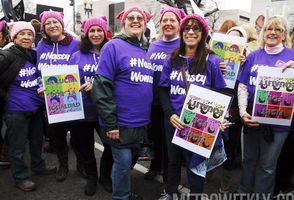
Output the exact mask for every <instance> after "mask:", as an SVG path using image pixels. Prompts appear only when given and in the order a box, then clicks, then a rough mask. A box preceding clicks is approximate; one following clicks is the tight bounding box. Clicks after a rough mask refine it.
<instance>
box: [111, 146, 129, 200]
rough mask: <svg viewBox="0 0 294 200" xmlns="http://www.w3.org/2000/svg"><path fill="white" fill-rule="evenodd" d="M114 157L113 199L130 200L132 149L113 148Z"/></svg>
mask: <svg viewBox="0 0 294 200" xmlns="http://www.w3.org/2000/svg"><path fill="white" fill-rule="evenodd" d="M111 150H112V156H113V160H114V162H113V166H112V199H113V200H128V199H129V194H130V190H131V177H130V171H131V165H132V150H131V148H124V149H118V148H115V147H113V146H112V147H111Z"/></svg>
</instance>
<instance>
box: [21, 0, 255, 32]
mask: <svg viewBox="0 0 294 200" xmlns="http://www.w3.org/2000/svg"><path fill="white" fill-rule="evenodd" d="M24 1H26V0H24ZM92 1H95V0H92ZM111 1H113V2H115V1H116V2H122V1H124V0H111ZM148 1H156V0H148ZM216 1H218V2H219V3H218V5H219V8H220V9H222V10H227V9H241V10H245V11H247V12H250V10H251V0H216ZM34 2H35V3H36V4H43V5H51V6H55V7H61V8H64V15H65V24H66V25H68V27H71V26H72V7H71V6H69V2H70V0H35V1H34ZM75 2H76V5H78V4H83V2H84V0H75Z"/></svg>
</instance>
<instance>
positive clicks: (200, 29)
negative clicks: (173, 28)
mask: <svg viewBox="0 0 294 200" xmlns="http://www.w3.org/2000/svg"><path fill="white" fill-rule="evenodd" d="M190 30H192V31H193V32H194V33H199V32H201V31H202V28H201V27H199V26H184V28H183V32H185V33H188V32H189V31H190Z"/></svg>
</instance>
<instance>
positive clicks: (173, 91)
mask: <svg viewBox="0 0 294 200" xmlns="http://www.w3.org/2000/svg"><path fill="white" fill-rule="evenodd" d="M170 94H173V95H177V94H179V95H185V94H186V92H185V89H184V88H182V87H180V86H179V85H177V86H174V85H171V87H170Z"/></svg>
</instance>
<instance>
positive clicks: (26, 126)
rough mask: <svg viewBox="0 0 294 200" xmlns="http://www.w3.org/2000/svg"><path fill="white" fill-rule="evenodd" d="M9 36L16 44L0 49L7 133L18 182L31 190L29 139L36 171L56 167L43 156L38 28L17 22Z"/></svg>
mask: <svg viewBox="0 0 294 200" xmlns="http://www.w3.org/2000/svg"><path fill="white" fill-rule="evenodd" d="M10 37H11V40H12V41H13V43H14V45H13V46H11V47H10V48H9V49H6V50H1V51H0V72H1V73H0V86H1V88H2V89H4V91H6V92H7V94H6V106H5V122H6V126H7V130H6V137H7V141H8V145H9V159H10V163H11V172H12V176H13V179H14V182H15V185H16V187H18V188H19V189H21V190H23V191H26V192H29V191H32V190H34V189H36V184H35V183H34V182H33V181H32V180H30V173H29V170H28V167H27V165H26V164H25V163H24V153H25V149H26V143H27V141H28V142H29V147H30V158H31V165H30V168H31V171H32V173H33V174H37V175H44V174H55V172H56V168H55V167H52V168H46V166H45V161H44V159H43V158H42V144H43V126H42V106H43V104H44V101H43V98H42V97H41V96H40V95H39V94H38V93H37V89H38V88H39V87H38V81H37V80H38V74H37V70H36V52H35V51H34V50H32V49H31V46H32V44H33V41H34V38H35V30H34V28H33V26H32V25H31V24H30V23H29V22H24V21H20V22H15V23H14V24H13V25H12V28H11V30H10ZM1 114H2V113H1Z"/></svg>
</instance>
